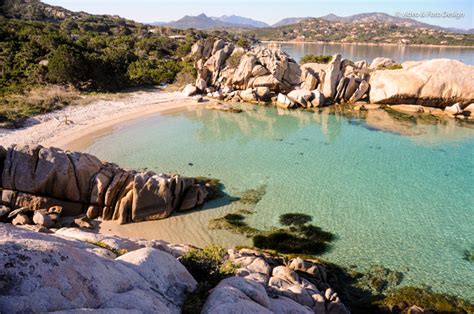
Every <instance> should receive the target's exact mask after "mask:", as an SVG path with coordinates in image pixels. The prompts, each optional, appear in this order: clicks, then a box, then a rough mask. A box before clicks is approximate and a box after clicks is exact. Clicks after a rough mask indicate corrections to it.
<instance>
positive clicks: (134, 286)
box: [0, 223, 197, 313]
mask: <svg viewBox="0 0 474 314" xmlns="http://www.w3.org/2000/svg"><path fill="white" fill-rule="evenodd" d="M0 264H1V266H2V267H0V278H1V287H0V291H1V293H0V312H2V313H40V312H41V313H44V312H50V311H71V310H74V309H78V310H79V309H81V310H83V311H86V310H88V311H94V310H103V311H107V310H108V311H109V312H110V313H117V311H119V312H120V311H124V310H126V311H134V310H135V311H139V312H140V313H149V312H154V313H180V312H181V307H182V305H183V303H184V300H185V297H186V295H187V294H188V293H190V292H192V291H193V290H194V289H195V288H196V285H197V283H196V281H195V280H194V278H193V277H192V276H191V274H190V273H189V272H188V271H187V270H186V268H185V267H184V266H183V265H182V264H181V263H179V262H178V261H177V260H176V259H175V258H174V257H173V256H171V255H170V254H168V253H166V252H164V251H161V250H157V249H153V248H139V249H136V250H134V251H132V252H129V253H126V254H124V255H122V256H120V257H118V258H116V256H115V255H114V254H112V253H111V252H110V251H108V250H107V249H103V248H100V247H98V246H95V245H92V244H88V243H84V242H81V241H74V240H72V239H66V238H64V239H63V238H61V237H58V236H54V235H46V234H41V233H36V232H31V231H26V230H21V229H19V228H16V227H14V226H11V225H8V224H1V223H0Z"/></svg>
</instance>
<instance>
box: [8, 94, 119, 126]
mask: <svg viewBox="0 0 474 314" xmlns="http://www.w3.org/2000/svg"><path fill="white" fill-rule="evenodd" d="M118 97H120V94H96V93H94V94H82V93H80V92H79V91H78V90H76V89H75V88H74V87H70V86H59V85H48V86H44V87H36V88H33V89H31V90H29V91H26V92H24V93H22V94H13V95H7V96H2V97H1V98H0V128H2V127H3V128H15V127H21V126H22V124H23V122H24V121H25V120H26V118H28V117H29V116H34V115H37V114H41V113H46V112H50V111H53V110H59V109H62V108H64V107H65V106H70V105H86V104H89V103H90V102H91V101H94V100H97V99H110V98H118Z"/></svg>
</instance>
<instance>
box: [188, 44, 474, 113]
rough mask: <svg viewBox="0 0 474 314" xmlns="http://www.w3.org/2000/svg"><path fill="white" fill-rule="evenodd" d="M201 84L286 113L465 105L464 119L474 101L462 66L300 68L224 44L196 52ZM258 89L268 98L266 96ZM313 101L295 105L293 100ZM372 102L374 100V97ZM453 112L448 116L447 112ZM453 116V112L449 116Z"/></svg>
mask: <svg viewBox="0 0 474 314" xmlns="http://www.w3.org/2000/svg"><path fill="white" fill-rule="evenodd" d="M191 57H192V58H193V59H194V60H195V67H196V69H197V73H198V78H197V80H196V83H195V86H187V87H186V88H185V89H184V90H183V93H184V94H186V95H192V94H194V93H195V92H196V91H197V90H199V91H201V92H203V93H205V94H207V96H208V97H211V98H218V99H219V100H228V101H233V102H235V101H245V102H259V101H270V100H272V102H273V103H274V104H275V105H277V106H279V107H282V108H286V109H289V108H296V107H319V106H322V105H331V104H334V103H346V102H348V103H355V102H358V101H365V102H370V103H376V104H389V105H392V104H401V103H403V104H416V105H424V106H430V107H441V108H444V107H446V106H450V105H453V104H455V103H460V112H459V113H457V114H460V113H461V112H463V109H464V108H465V107H467V106H468V105H469V104H470V103H472V102H473V101H474V87H473V84H472V77H474V67H473V66H470V65H465V64H463V63H461V62H459V61H455V60H448V59H434V60H429V61H419V62H405V63H403V69H401V70H397V69H398V68H399V67H400V65H398V64H396V62H395V61H394V60H392V59H389V58H383V57H380V58H375V59H374V60H373V61H372V63H371V64H370V65H369V64H368V63H367V61H365V60H362V61H357V62H352V61H350V60H347V59H342V57H341V55H340V54H335V55H334V56H332V59H331V61H330V63H329V64H319V63H307V64H303V65H301V66H299V65H298V64H297V63H296V62H295V61H294V60H293V59H291V58H290V57H289V56H288V55H287V54H286V53H284V52H283V51H281V50H280V49H270V48H264V47H255V48H252V49H248V50H245V49H243V48H241V47H237V48H236V47H234V45H233V44H231V43H225V42H223V41H222V40H216V41H214V42H213V41H212V40H209V39H208V40H202V41H199V42H197V43H196V44H195V45H194V46H193V48H192V51H191ZM258 88H266V89H268V92H266V93H264V94H263V95H261V93H258V92H257V89H258ZM295 91H297V94H298V95H303V94H304V93H305V92H304V91H308V92H311V93H312V95H313V96H312V97H310V98H307V97H305V98H304V100H303V101H301V98H300V99H299V100H298V99H295V98H294V97H292V96H291V95H290V94H291V93H293V95H295V93H294V92H295ZM369 96H370V97H369ZM448 111H449V110H448ZM449 112H450V113H452V110H451V111H449Z"/></svg>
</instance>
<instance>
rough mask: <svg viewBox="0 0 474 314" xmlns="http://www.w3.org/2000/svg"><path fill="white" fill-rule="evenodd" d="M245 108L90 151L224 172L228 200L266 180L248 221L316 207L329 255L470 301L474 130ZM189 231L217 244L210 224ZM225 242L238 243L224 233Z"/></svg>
mask: <svg viewBox="0 0 474 314" xmlns="http://www.w3.org/2000/svg"><path fill="white" fill-rule="evenodd" d="M243 109H244V112H242V113H226V112H219V111H211V110H206V109H197V110H192V111H183V112H178V113H173V114H168V115H154V116H150V117H147V118H144V119H140V120H137V121H133V122H130V123H127V124H125V125H123V126H121V127H119V128H116V129H114V130H113V131H112V132H110V133H108V134H105V135H102V136H101V137H99V138H97V139H96V141H95V143H94V144H93V145H91V146H89V147H88V148H87V149H86V150H87V151H89V152H91V153H94V154H96V155H98V156H99V157H101V158H102V159H105V160H111V161H114V162H117V163H119V164H120V165H122V166H124V167H129V168H143V167H147V168H149V169H154V170H158V171H162V172H168V171H177V172H179V173H181V174H185V175H193V176H194V175H204V176H212V177H216V178H219V179H221V180H222V182H223V183H224V184H225V186H226V190H225V191H226V192H227V193H228V194H230V195H236V194H237V193H238V192H240V191H242V190H245V189H249V188H255V187H258V186H260V185H262V184H265V185H267V193H266V194H265V195H264V197H263V199H262V200H261V201H260V202H259V203H258V204H257V205H256V208H255V209H256V213H255V214H253V215H251V216H249V218H248V221H249V223H250V224H251V225H253V226H257V227H260V228H264V227H271V226H276V225H278V216H279V215H280V214H282V213H287V212H302V213H307V214H310V215H312V217H313V219H314V223H315V224H317V225H319V226H321V227H322V228H323V229H325V230H329V231H331V232H334V233H335V234H336V235H337V240H336V241H335V242H333V244H332V250H331V251H330V252H328V253H326V254H325V255H324V258H327V259H329V260H331V261H334V262H336V263H341V264H343V265H346V266H349V265H354V264H355V265H358V266H359V267H361V268H366V267H368V266H369V265H372V264H381V265H384V266H386V267H389V268H392V269H396V270H399V271H401V272H403V273H404V275H405V278H404V281H403V282H404V284H420V283H423V284H428V285H431V286H433V287H434V289H435V290H439V291H444V292H450V293H455V294H459V295H462V296H464V297H466V298H469V299H471V301H474V264H473V263H472V262H469V261H466V260H464V259H463V252H464V251H465V250H469V249H472V248H474V205H473V204H474V193H473V192H474V128H473V127H472V126H471V127H469V126H463V127H461V126H459V125H457V124H456V123H455V122H454V121H453V120H447V121H445V122H436V121H434V119H403V118H401V117H399V116H392V115H390V114H388V113H386V112H385V111H382V110H380V111H373V112H372V111H370V112H362V113H355V114H353V115H352V114H350V113H347V112H346V113H345V114H341V113H340V112H338V110H337V109H334V108H332V109H328V108H326V109H325V110H323V111H322V112H308V111H278V110H277V109H275V108H272V107H262V106H250V105H245V106H244V107H243ZM236 207H238V205H236V204H235V203H232V204H230V205H225V206H223V207H222V208H221V209H220V210H221V211H222V212H231V211H232V210H235V208H236ZM203 212H205V211H203ZM193 215H195V214H188V215H183V217H187V218H186V219H189V221H192V220H193V217H194V216H193ZM160 226H163V225H160ZM190 226H191V223H190ZM137 228H140V227H139V224H137ZM193 228H197V229H199V231H198V232H196V234H201V235H202V238H203V239H207V240H203V241H204V242H206V241H212V237H209V238H206V236H205V235H206V234H207V232H208V231H207V229H206V224H205V223H204V222H203V221H200V222H199V224H195V225H194V226H193ZM221 237H224V238H225V239H227V241H230V242H232V244H239V243H235V242H238V240H235V238H232V237H231V236H230V235H229V237H228V238H227V235H226V232H223V233H222V234H221ZM189 241H190V242H195V241H197V240H196V239H194V238H193V239H189Z"/></svg>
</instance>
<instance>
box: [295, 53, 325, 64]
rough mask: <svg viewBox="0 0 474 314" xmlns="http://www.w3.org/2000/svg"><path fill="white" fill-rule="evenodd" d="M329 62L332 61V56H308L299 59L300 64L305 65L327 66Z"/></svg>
mask: <svg viewBox="0 0 474 314" xmlns="http://www.w3.org/2000/svg"><path fill="white" fill-rule="evenodd" d="M331 60H332V56H328V55H314V54H308V55H304V56H303V57H302V58H301V60H300V64H305V63H323V64H328V63H329V62H330V61H331Z"/></svg>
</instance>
